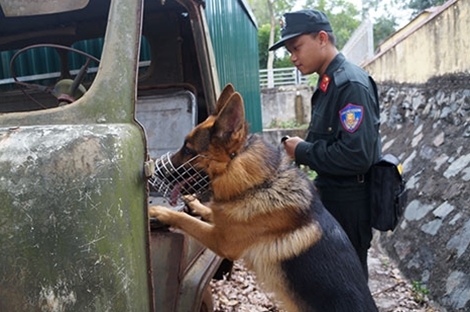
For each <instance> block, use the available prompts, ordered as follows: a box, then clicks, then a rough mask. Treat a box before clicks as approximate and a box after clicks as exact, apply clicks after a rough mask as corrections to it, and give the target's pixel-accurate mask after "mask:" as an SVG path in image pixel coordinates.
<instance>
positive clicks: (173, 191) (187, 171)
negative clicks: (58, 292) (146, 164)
mask: <svg viewBox="0 0 470 312" xmlns="http://www.w3.org/2000/svg"><path fill="white" fill-rule="evenodd" d="M198 157H203V156H201V155H197V156H195V157H193V158H191V159H190V160H188V161H186V162H185V163H183V164H182V165H181V166H179V167H177V168H175V167H174V166H173V163H172V162H171V154H170V153H166V154H165V155H162V156H161V157H160V158H159V159H156V160H155V173H154V174H153V176H152V177H151V178H150V179H149V183H150V185H151V186H152V188H153V190H154V191H155V192H157V193H158V194H159V196H162V197H165V198H167V199H168V200H169V201H170V204H171V205H172V206H176V205H178V204H180V203H181V202H182V200H181V195H195V196H196V197H198V198H200V197H202V196H203V195H206V194H208V193H209V192H210V181H209V177H208V175H207V174H206V173H205V172H204V171H203V170H200V169H197V168H195V167H194V166H193V162H194V160H195V159H197V158H198Z"/></svg>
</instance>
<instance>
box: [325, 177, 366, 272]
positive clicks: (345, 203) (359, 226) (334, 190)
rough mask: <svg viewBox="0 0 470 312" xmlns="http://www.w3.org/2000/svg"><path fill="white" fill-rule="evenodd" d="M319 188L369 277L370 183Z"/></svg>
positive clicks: (326, 205)
mask: <svg viewBox="0 0 470 312" xmlns="http://www.w3.org/2000/svg"><path fill="white" fill-rule="evenodd" d="M318 190H319V193H320V198H321V201H322V202H323V205H324V206H325V207H326V209H327V210H328V211H329V212H330V213H331V214H332V215H333V217H334V218H335V219H336V220H337V221H338V223H339V224H340V225H341V226H342V228H343V229H344V231H345V232H346V234H347V235H348V237H349V240H350V241H351V243H352V245H353V246H354V249H355V250H356V253H357V255H358V256H359V260H360V261H361V264H362V267H363V269H364V274H365V276H366V279H368V277H369V273H368V267H367V251H368V249H369V248H370V246H371V240H372V227H371V220H370V205H369V203H370V192H369V184H368V183H367V182H362V183H359V182H358V183H357V184H354V185H352V186H349V185H348V186H343V187H336V186H335V187H327V186H326V187H322V188H319V189H318Z"/></svg>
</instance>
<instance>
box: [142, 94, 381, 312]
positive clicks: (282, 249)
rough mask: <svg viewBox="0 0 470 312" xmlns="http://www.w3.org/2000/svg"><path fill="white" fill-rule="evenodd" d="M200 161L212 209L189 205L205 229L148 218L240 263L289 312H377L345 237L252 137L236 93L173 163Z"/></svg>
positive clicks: (187, 219) (179, 218)
mask: <svg viewBox="0 0 470 312" xmlns="http://www.w3.org/2000/svg"><path fill="white" fill-rule="evenodd" d="M196 155H202V156H203V157H198V158H197V164H196V166H197V167H198V168H202V169H204V171H205V172H206V173H207V174H208V175H209V177H210V181H211V188H212V193H213V194H212V198H211V200H210V202H209V203H208V204H207V205H203V204H201V203H200V202H199V201H198V200H195V199H188V197H187V198H186V201H187V203H188V205H189V206H190V208H191V209H192V210H193V211H194V212H195V213H196V214H199V215H200V216H202V219H203V220H204V221H201V220H200V219H198V218H195V217H193V216H190V215H189V214H186V213H184V212H177V211H172V210H170V209H168V208H166V207H162V206H153V207H150V208H149V215H150V216H151V217H156V218H157V219H158V220H160V221H161V222H163V223H166V224H168V225H170V226H172V227H174V228H179V229H181V230H183V231H184V232H186V233H188V234H189V235H191V236H193V237H194V238H196V239H197V240H199V241H200V242H201V243H202V244H204V245H205V246H207V247H208V248H210V249H211V250H213V251H214V252H215V253H217V254H218V255H220V256H221V257H224V258H228V259H231V260H236V259H240V258H243V259H244V262H245V264H246V265H247V267H248V268H249V269H251V270H253V271H254V272H255V274H256V278H257V281H258V282H259V283H260V284H261V285H262V286H263V287H264V289H265V290H267V291H271V292H274V293H275V299H276V300H277V301H278V303H279V304H280V305H281V306H282V307H283V308H284V309H286V310H288V311H308V312H311V311H319V312H325V311H337V312H338V311H345V312H346V311H347V312H355V311H363V312H371V311H377V308H376V306H375V303H374V301H373V299H372V296H371V294H370V291H369V288H368V285H367V281H366V278H365V277H364V274H363V272H362V266H361V264H360V262H359V259H358V257H357V255H356V253H355V251H354V249H353V247H352V245H351V243H350V242H349V240H348V238H347V236H346V234H345V233H344V231H343V230H342V229H341V227H340V225H339V224H338V223H337V222H336V221H335V220H334V218H333V217H332V216H331V215H330V214H329V213H328V212H327V211H326V209H325V208H324V207H323V205H322V204H321V202H320V200H319V198H318V195H317V193H316V192H315V189H314V186H313V183H312V182H311V181H310V180H309V179H308V178H307V177H305V175H304V174H303V172H302V171H301V170H299V169H298V168H297V167H295V166H293V165H292V161H291V160H289V159H287V158H286V157H282V155H281V150H280V149H279V148H276V147H273V146H271V145H269V144H267V143H265V142H264V141H263V139H262V138H261V136H259V135H256V134H254V135H248V127H247V123H246V121H245V115H244V108H243V99H242V97H241V95H240V94H239V93H237V92H235V91H234V89H233V87H232V86H231V85H227V86H226V87H225V89H224V90H223V92H222V94H221V96H220V98H219V100H218V103H217V107H216V113H215V114H214V115H212V116H209V117H208V118H207V119H206V120H205V121H204V122H202V123H201V124H199V125H198V126H197V127H196V128H194V129H193V130H192V131H191V132H190V133H189V134H188V135H187V137H186V140H185V142H184V145H183V147H182V148H181V149H180V150H179V151H178V152H177V153H176V154H174V155H173V156H172V158H171V161H172V163H173V164H174V166H175V167H177V166H179V165H181V164H183V163H184V162H185V161H187V160H188V159H190V158H192V157H194V156H196Z"/></svg>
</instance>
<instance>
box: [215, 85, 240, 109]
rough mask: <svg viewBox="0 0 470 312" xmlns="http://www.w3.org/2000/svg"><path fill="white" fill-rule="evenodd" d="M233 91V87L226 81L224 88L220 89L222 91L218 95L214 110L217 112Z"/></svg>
mask: <svg viewBox="0 0 470 312" xmlns="http://www.w3.org/2000/svg"><path fill="white" fill-rule="evenodd" d="M233 93H235V88H234V87H233V85H232V84H231V83H228V84H226V85H225V87H224V89H223V90H222V93H221V94H220V96H219V99H218V100H217V104H216V106H215V112H216V114H218V113H219V112H220V111H221V110H222V108H223V107H224V106H225V104H227V101H228V99H229V98H230V96H231V95H232V94H233Z"/></svg>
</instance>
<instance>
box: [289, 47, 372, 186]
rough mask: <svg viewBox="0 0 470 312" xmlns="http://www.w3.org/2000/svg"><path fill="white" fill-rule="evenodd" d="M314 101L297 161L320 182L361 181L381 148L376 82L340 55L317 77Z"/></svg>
mask: <svg viewBox="0 0 470 312" xmlns="http://www.w3.org/2000/svg"><path fill="white" fill-rule="evenodd" d="M311 101H312V112H311V120H310V125H309V129H308V132H307V137H306V140H305V142H301V143H299V144H298V145H297V147H296V149H295V159H296V162H297V163H299V164H305V165H308V166H309V167H310V168H311V169H312V170H315V171H316V172H317V174H318V177H317V180H316V184H318V183H319V184H324V183H327V184H331V183H332V184H337V185H340V186H341V185H344V184H348V183H357V180H358V175H360V176H362V175H365V174H366V173H367V171H368V170H369V168H370V166H371V165H372V164H373V163H375V162H377V161H378V160H379V155H380V150H381V143H380V136H379V127H380V112H379V105H378V95H377V87H376V85H375V82H374V81H373V79H372V78H371V77H370V76H369V75H368V74H367V73H366V72H365V71H364V70H363V69H361V68H360V67H358V66H356V65H355V64H353V63H351V62H349V61H348V60H346V58H345V57H344V55H343V54H341V53H338V54H337V55H336V57H335V58H334V59H333V61H332V62H331V63H330V65H329V66H328V68H327V69H326V71H325V73H324V75H323V76H321V77H319V81H318V85H317V88H316V90H315V92H314V93H313V95H312V100H311ZM318 186H320V185H318Z"/></svg>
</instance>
